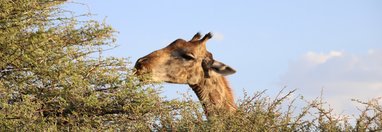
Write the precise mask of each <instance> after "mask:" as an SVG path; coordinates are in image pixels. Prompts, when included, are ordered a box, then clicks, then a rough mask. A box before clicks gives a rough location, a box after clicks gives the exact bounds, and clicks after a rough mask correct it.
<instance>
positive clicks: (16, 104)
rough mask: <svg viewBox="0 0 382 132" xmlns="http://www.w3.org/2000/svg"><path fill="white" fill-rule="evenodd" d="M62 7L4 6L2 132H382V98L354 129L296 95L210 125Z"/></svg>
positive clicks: (109, 33) (248, 106) (369, 105)
mask: <svg viewBox="0 0 382 132" xmlns="http://www.w3.org/2000/svg"><path fill="white" fill-rule="evenodd" d="M62 3H63V2H62V1H60V0H57V1H55V0H2V1H0V11H1V12H0V131H82V130H85V131H105V130H113V131H119V130H120V131H125V130H127V131H382V125H381V123H382V114H381V113H382V106H381V104H379V102H380V100H381V98H376V99H374V100H370V101H367V102H362V101H360V100H354V101H356V102H358V103H360V104H363V105H364V106H365V107H364V108H363V109H361V114H360V115H359V116H358V117H356V119H355V123H354V124H351V123H349V122H350V120H351V119H349V118H347V117H346V116H338V115H333V114H332V113H333V112H332V111H331V109H326V108H325V107H324V106H325V103H324V102H323V101H322V100H321V99H319V98H318V99H316V100H313V101H306V100H304V99H303V98H301V97H296V98H292V100H290V99H291V95H292V93H293V92H294V91H291V92H287V93H283V92H280V94H279V95H278V96H277V97H276V98H274V99H272V98H270V97H268V96H265V95H264V92H258V93H255V94H254V95H251V96H248V95H245V97H244V99H243V100H241V101H239V102H238V105H239V109H238V111H237V112H236V113H233V114H224V115H220V116H215V117H211V118H210V119H209V120H206V117H205V116H204V112H203V110H202V106H201V105H200V104H199V102H195V101H193V100H191V99H190V98H189V97H188V96H185V98H184V99H183V100H170V101H168V100H166V99H163V98H161V97H160V96H159V90H160V88H159V86H157V85H156V84H143V83H141V82H140V81H139V79H138V78H139V77H136V76H134V75H133V74H132V72H133V71H132V70H131V69H129V68H128V64H129V63H128V61H127V60H126V59H124V58H114V57H102V51H104V50H105V49H107V48H113V47H114V44H113V42H114V41H115V38H114V34H115V31H114V30H113V29H112V28H111V26H109V25H107V24H105V23H99V22H97V21H93V20H86V18H88V17H86V15H80V16H74V15H72V13H71V12H70V11H66V10H63V9H61V8H60V6H59V5H60V4H62ZM79 17H81V21H79V20H78V19H79ZM83 19H85V20H83ZM296 100H300V101H305V102H306V106H304V107H301V108H300V107H296V104H295V103H294V102H295V101H296Z"/></svg>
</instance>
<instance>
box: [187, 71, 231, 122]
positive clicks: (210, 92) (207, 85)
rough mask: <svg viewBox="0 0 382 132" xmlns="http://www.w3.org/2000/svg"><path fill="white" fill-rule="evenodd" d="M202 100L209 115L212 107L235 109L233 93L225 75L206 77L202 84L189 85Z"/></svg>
mask: <svg viewBox="0 0 382 132" xmlns="http://www.w3.org/2000/svg"><path fill="white" fill-rule="evenodd" d="M189 86H190V87H191V88H192V90H193V91H194V92H195V94H196V95H197V97H198V98H199V100H200V101H201V103H202V105H203V107H204V111H205V112H206V114H207V115H208V113H211V111H210V110H212V109H224V110H228V111H235V110H236V109H237V107H236V104H235V102H234V98H233V93H232V90H231V88H230V87H229V85H228V82H227V79H226V78H225V77H224V76H221V75H218V76H216V75H215V76H211V77H210V78H205V79H204V80H203V81H202V82H201V83H200V84H195V85H189Z"/></svg>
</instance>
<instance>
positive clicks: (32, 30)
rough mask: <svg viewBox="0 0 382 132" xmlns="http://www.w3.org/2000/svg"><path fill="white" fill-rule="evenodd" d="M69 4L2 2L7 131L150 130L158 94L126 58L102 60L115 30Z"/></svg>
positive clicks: (2, 106) (0, 126) (1, 86)
mask: <svg viewBox="0 0 382 132" xmlns="http://www.w3.org/2000/svg"><path fill="white" fill-rule="evenodd" d="M63 3H64V2H63V1H62V0H61V1H59V0H1V1H0V131H4V130H29V131H30V130H41V129H44V130H71V129H75V130H76V129H109V128H114V127H118V128H122V129H134V128H139V127H148V126H145V123H147V122H146V121H149V120H152V118H150V117H152V114H154V113H155V110H157V107H156V105H155V104H157V103H158V102H159V100H160V98H159V97H158V96H157V95H158V94H157V93H156V91H155V90H154V89H152V88H147V87H142V86H141V85H140V84H139V83H138V82H137V81H136V80H137V79H136V78H135V77H134V76H132V75H131V70H130V69H129V68H128V67H127V61H126V59H124V58H113V57H101V51H103V50H104V49H105V48H112V47H114V46H115V45H114V41H115V38H114V36H115V31H114V30H113V29H112V27H111V26H109V25H107V24H105V23H100V22H97V21H93V20H90V19H88V17H87V16H74V15H72V13H71V12H69V11H66V10H64V9H62V8H60V5H61V4H63ZM79 17H80V18H81V21H79V20H78V18H79ZM95 56H96V57H95Z"/></svg>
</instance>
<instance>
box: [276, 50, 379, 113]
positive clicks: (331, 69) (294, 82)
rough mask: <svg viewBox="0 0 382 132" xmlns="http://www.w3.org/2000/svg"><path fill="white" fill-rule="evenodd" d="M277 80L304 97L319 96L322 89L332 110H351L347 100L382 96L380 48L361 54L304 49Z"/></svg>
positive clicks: (347, 111) (352, 104) (339, 111)
mask: <svg viewBox="0 0 382 132" xmlns="http://www.w3.org/2000/svg"><path fill="white" fill-rule="evenodd" d="M281 80H282V82H283V84H284V85H287V86H288V87H289V88H297V89H298V91H299V93H301V94H302V95H303V96H305V97H308V98H316V97H319V96H320V92H321V90H322V89H323V92H324V93H323V97H324V100H326V101H328V103H329V104H330V105H331V106H332V108H334V110H335V112H337V113H341V112H345V113H354V112H356V111H357V110H356V107H355V106H354V104H355V103H354V102H351V101H350V100H351V99H361V100H369V99H371V98H376V97H381V96H382V49H379V50H375V49H373V50H369V51H368V52H367V53H364V54H351V53H347V52H342V51H331V52H329V53H316V52H307V53H306V54H305V55H304V56H303V57H301V58H300V59H298V60H296V61H293V62H291V63H290V64H289V69H288V71H287V72H286V73H285V74H284V75H283V76H282V77H281Z"/></svg>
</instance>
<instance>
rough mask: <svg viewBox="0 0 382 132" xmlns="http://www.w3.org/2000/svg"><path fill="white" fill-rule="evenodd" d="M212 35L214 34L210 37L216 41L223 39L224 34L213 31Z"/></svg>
mask: <svg viewBox="0 0 382 132" xmlns="http://www.w3.org/2000/svg"><path fill="white" fill-rule="evenodd" d="M213 35H214V37H212V38H213V39H216V40H218V41H222V40H223V39H224V35H223V34H222V33H219V32H213Z"/></svg>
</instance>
